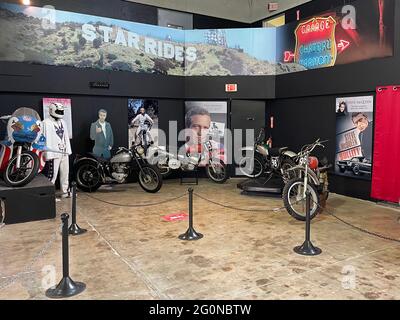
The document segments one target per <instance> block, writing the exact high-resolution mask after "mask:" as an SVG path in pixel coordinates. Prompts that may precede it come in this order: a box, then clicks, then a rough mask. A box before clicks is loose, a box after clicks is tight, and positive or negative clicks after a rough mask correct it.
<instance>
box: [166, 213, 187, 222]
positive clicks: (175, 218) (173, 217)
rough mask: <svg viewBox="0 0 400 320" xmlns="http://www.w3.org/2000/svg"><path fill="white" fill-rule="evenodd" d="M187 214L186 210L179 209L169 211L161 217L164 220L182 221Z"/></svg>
mask: <svg viewBox="0 0 400 320" xmlns="http://www.w3.org/2000/svg"><path fill="white" fill-rule="evenodd" d="M188 216H189V215H188V214H187V213H186V212H183V211H179V212H176V213H171V214H168V215H166V216H163V217H162V219H163V220H164V221H168V222H172V221H182V220H186V219H187V217H188Z"/></svg>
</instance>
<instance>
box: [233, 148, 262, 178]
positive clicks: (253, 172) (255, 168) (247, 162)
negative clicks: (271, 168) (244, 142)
mask: <svg viewBox="0 0 400 320" xmlns="http://www.w3.org/2000/svg"><path fill="white" fill-rule="evenodd" d="M264 163H265V160H264V158H263V157H262V156H261V155H259V154H257V153H256V154H255V155H254V157H246V156H244V157H243V158H242V159H241V160H240V162H239V170H240V172H241V173H242V174H243V175H245V176H246V177H249V178H258V177H260V176H261V175H262V174H263V172H264Z"/></svg>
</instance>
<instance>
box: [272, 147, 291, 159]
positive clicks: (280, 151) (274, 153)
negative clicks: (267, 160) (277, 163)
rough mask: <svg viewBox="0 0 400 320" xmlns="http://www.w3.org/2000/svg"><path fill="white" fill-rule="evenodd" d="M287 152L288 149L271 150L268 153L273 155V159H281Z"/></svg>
mask: <svg viewBox="0 0 400 320" xmlns="http://www.w3.org/2000/svg"><path fill="white" fill-rule="evenodd" d="M286 150H288V148H287V147H284V148H271V149H269V150H268V152H269V154H270V155H271V157H279V156H280V155H281V154H282V153H283V152H285V151H286Z"/></svg>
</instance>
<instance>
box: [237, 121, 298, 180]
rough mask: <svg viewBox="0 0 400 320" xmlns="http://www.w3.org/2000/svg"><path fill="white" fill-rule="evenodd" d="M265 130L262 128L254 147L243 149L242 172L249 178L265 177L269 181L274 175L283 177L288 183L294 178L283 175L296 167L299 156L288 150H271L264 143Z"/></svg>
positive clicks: (240, 164) (240, 163)
mask: <svg viewBox="0 0 400 320" xmlns="http://www.w3.org/2000/svg"><path fill="white" fill-rule="evenodd" d="M264 136H265V129H264V128H261V129H260V131H259V133H258V136H257V138H256V140H255V142H254V146H252V147H245V148H242V149H241V151H242V158H241V160H240V161H239V170H240V172H241V173H242V174H243V175H245V176H247V177H249V178H259V177H261V176H264V177H265V178H266V179H267V180H269V179H271V178H272V176H273V175H278V176H282V178H283V180H284V181H285V182H286V181H287V180H288V179H290V178H293V177H287V176H286V175H284V174H283V173H284V172H286V170H287V169H289V168H291V167H294V166H296V165H297V164H296V162H295V159H296V156H297V154H296V153H295V152H293V151H290V150H289V149H288V148H269V147H268V146H267V145H266V144H265V143H264Z"/></svg>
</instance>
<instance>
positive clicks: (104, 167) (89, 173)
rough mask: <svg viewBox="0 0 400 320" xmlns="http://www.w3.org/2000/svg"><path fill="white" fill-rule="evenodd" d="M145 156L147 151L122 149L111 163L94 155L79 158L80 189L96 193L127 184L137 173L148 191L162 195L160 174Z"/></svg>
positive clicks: (78, 183)
mask: <svg viewBox="0 0 400 320" xmlns="http://www.w3.org/2000/svg"><path fill="white" fill-rule="evenodd" d="M144 152H145V151H144V149H143V147H141V146H134V145H132V147H131V148H130V149H127V148H123V147H121V148H119V149H118V151H117V152H116V154H115V156H113V157H112V158H111V159H110V160H106V159H104V158H101V157H98V156H96V155H94V154H93V153H89V154H88V155H86V156H84V157H80V156H77V158H76V159H75V162H74V175H75V181H76V184H77V187H78V188H79V189H80V190H82V191H85V192H94V191H96V190H97V189H98V188H100V186H101V185H103V184H109V183H115V182H116V183H125V182H127V179H128V177H130V176H131V174H132V173H136V174H137V176H138V181H139V184H140V186H141V187H142V189H143V190H144V191H146V192H150V193H156V192H158V191H159V190H160V189H161V186H162V177H161V174H160V171H159V170H158V168H157V167H155V166H152V165H150V164H148V163H147V162H146V161H145V160H144V159H143V157H142V155H143V154H144Z"/></svg>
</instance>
